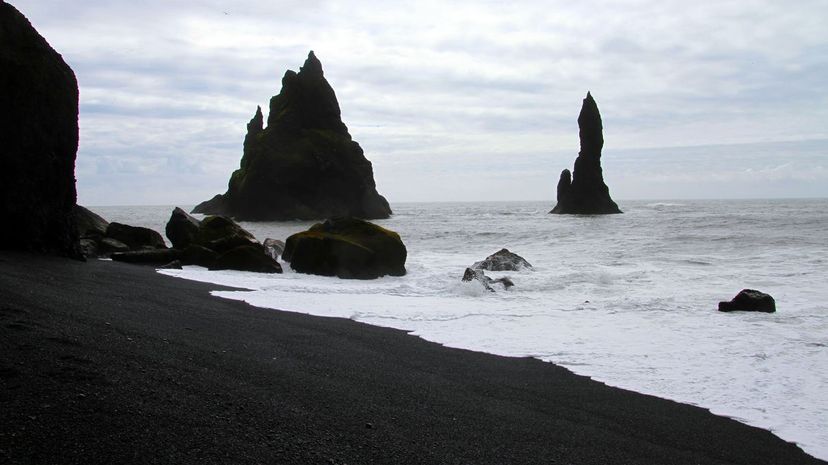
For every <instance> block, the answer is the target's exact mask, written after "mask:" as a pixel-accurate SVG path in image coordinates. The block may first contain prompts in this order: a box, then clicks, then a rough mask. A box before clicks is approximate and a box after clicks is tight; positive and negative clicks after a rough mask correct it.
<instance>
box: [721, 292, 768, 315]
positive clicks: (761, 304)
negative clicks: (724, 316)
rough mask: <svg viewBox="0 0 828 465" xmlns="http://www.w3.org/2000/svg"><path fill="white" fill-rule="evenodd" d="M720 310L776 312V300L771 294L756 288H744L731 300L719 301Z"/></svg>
mask: <svg viewBox="0 0 828 465" xmlns="http://www.w3.org/2000/svg"><path fill="white" fill-rule="evenodd" d="M719 311H720V312H764V313H774V312H775V311H776V301H775V300H774V299H773V297H771V296H770V295H769V294H765V293H764V292H761V291H757V290H755V289H742V290H741V291H739V293H738V294H736V297H734V298H733V299H732V300H731V301H730V302H719Z"/></svg>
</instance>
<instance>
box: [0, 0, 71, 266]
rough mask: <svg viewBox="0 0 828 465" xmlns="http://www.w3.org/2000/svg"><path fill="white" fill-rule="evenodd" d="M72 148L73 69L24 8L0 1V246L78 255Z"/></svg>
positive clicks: (2, 247)
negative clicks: (27, 16) (19, 9)
mask: <svg viewBox="0 0 828 465" xmlns="http://www.w3.org/2000/svg"><path fill="white" fill-rule="evenodd" d="M24 3H25V2H24ZM77 150H78V82H77V80H76V79H75V74H74V73H73V72H72V69H71V68H69V65H67V64H66V62H65V61H63V58H62V57H61V56H60V54H58V53H57V52H56V51H55V50H54V49H53V48H52V47H51V46H49V44H48V43H47V42H46V39H44V38H43V37H42V36H41V35H40V34H38V32H37V31H36V30H35V28H34V27H32V25H31V23H30V22H29V21H28V20H27V19H26V18H25V17H24V16H23V14H21V13H20V12H19V11H17V10H16V9H15V8H14V7H13V6H11V5H9V4H8V3H6V2H3V1H0V224H2V227H0V249H17V250H27V251H34V252H47V253H54V254H58V255H65V256H71V257H75V258H81V257H82V255H81V251H80V248H79V244H78V233H77V230H76V229H75V215H74V207H75V201H76V198H77V195H76V191H75V156H76V154H77Z"/></svg>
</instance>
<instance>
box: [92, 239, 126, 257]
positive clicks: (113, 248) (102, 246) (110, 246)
mask: <svg viewBox="0 0 828 465" xmlns="http://www.w3.org/2000/svg"><path fill="white" fill-rule="evenodd" d="M129 250H130V249H129V246H128V245H126V244H124V243H123V242H121V241H119V240H117V239H113V238H111V237H104V238H101V240H100V241H98V254H97V255H98V256H99V257H108V256H109V255H110V254H111V253H113V252H128V251H129Z"/></svg>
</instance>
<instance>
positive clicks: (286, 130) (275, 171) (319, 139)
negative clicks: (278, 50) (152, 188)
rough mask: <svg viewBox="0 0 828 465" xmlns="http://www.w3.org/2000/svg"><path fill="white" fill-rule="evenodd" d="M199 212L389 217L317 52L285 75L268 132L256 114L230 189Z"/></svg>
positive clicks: (251, 216) (263, 217)
mask: <svg viewBox="0 0 828 465" xmlns="http://www.w3.org/2000/svg"><path fill="white" fill-rule="evenodd" d="M193 213H204V214H211V215H229V216H232V217H234V218H236V219H238V220H252V221H267V220H290V219H321V218H331V217H340V216H353V217H358V218H365V219H374V218H387V217H388V216H389V215H390V214H391V209H390V207H389V206H388V202H387V201H386V200H385V198H384V197H383V196H381V195H380V194H379V193H377V190H376V185H375V183H374V174H373V168H372V166H371V162H370V161H368V160H367V159H366V158H365V156H364V154H363V152H362V148H360V146H359V144H357V143H356V142H355V141H353V140H352V139H351V135H350V134H349V133H348V128H347V127H346V126H345V124H344V123H343V122H342V119H341V116H340V109H339V103H338V102H337V100H336V94H335V93H334V91H333V89H332V88H331V86H330V85H329V84H328V81H327V80H326V79H325V77H324V74H323V72H322V64H321V63H320V62H319V60H318V59H317V58H316V56H315V55H314V54H313V52H310V54H309V55H308V58H307V60H306V61H305V64H304V65H303V66H302V68H301V69H300V70H299V72H298V73H296V72H294V71H290V70H288V71H287V72H286V73H285V75H284V77H283V78H282V90H281V92H280V93H279V95H276V96H274V97H273V98H272V99H271V100H270V111H269V114H268V117H267V127H265V125H264V115H263V114H262V111H261V108H257V109H256V113H255V115H254V116H253V118H252V119H251V120H250V122H249V123H248V124H247V135H246V136H245V138H244V154H243V156H242V159H241V166H240V168H239V169H238V170H236V171H235V172H234V173H233V175H232V176H231V177H230V182H229V185H228V188H227V192H226V193H225V194H223V195H217V196H215V197H213V198H212V199H210V200H208V201H206V202H203V203H201V204H199V205H197V206H196V207H195V208H194V209H193Z"/></svg>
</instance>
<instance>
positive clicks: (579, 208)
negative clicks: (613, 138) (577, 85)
mask: <svg viewBox="0 0 828 465" xmlns="http://www.w3.org/2000/svg"><path fill="white" fill-rule="evenodd" d="M578 128H579V137H580V139H581V151H580V152H579V153H578V158H577V159H576V160H575V170H574V171H573V172H572V173H570V172H569V170H568V169H565V170H563V171H562V172H561V177H560V180H559V181H558V204H557V205H555V208H554V209H552V211H551V212H549V213H560V214H581V215H601V214H610V213H621V210H619V209H618V205H616V204H615V202H613V201H612V198H610V194H609V188H608V187H607V185H606V184H605V183H604V174H603V170H602V169H601V150H602V149H603V147H604V134H603V130H604V127H603V124H602V122H601V113H599V112H598V105H597V104H596V103H595V100H594V99H593V98H592V95H591V94H590V93H589V92H587V96H586V98H585V99H584V103H583V105H582V106H581V114H580V115H579V116H578Z"/></svg>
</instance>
